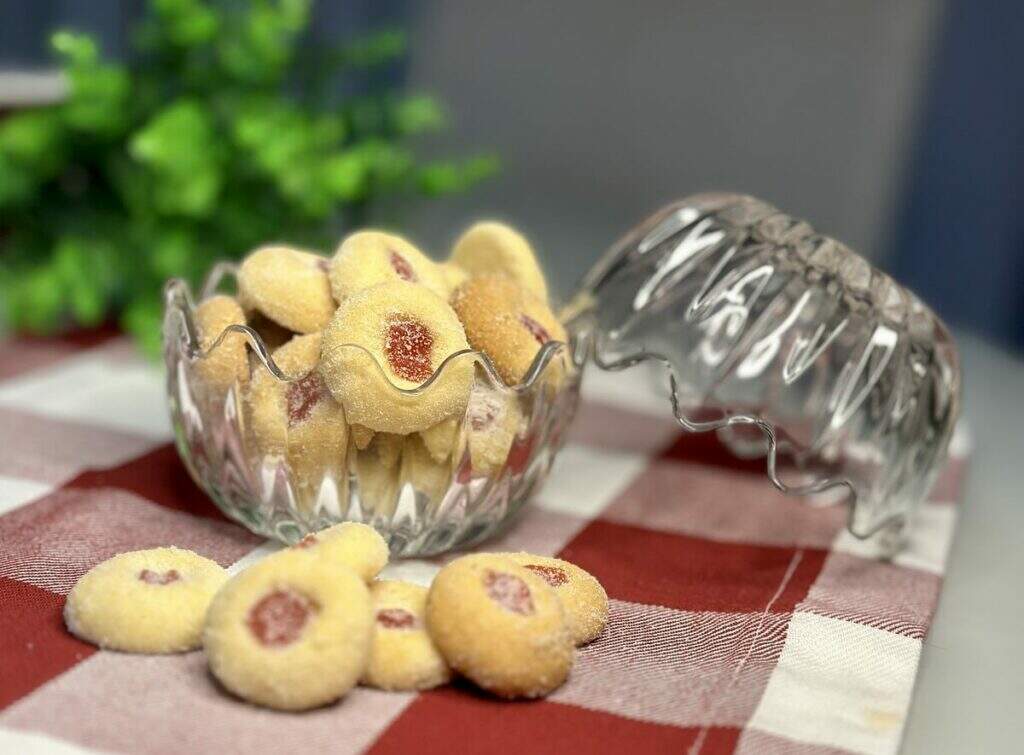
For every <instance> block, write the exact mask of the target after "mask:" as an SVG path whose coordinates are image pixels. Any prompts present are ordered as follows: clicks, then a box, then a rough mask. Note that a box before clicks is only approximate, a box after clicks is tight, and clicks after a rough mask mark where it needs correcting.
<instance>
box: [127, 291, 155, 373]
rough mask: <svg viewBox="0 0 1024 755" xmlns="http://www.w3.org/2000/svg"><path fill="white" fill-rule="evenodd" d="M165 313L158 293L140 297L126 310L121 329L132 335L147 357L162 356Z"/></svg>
mask: <svg viewBox="0 0 1024 755" xmlns="http://www.w3.org/2000/svg"><path fill="white" fill-rule="evenodd" d="M162 322H163V313H162V309H161V305H160V298H159V296H158V295H157V293H156V292H150V293H148V294H146V295H140V296H138V297H137V298H135V299H134V300H132V302H131V303H130V304H129V305H128V306H127V307H126V308H125V310H124V312H123V313H122V315H121V327H122V328H124V329H125V330H126V331H128V332H129V333H131V334H132V335H133V336H134V337H135V340H136V343H138V345H139V348H140V349H141V350H142V353H144V354H145V355H146V356H149V357H151V358H153V359H156V358H158V357H159V356H160V350H161V340H162Z"/></svg>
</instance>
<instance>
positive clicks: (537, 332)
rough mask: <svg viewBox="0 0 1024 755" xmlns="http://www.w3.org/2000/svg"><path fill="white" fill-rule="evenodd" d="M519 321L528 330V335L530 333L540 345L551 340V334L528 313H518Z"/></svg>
mask: <svg viewBox="0 0 1024 755" xmlns="http://www.w3.org/2000/svg"><path fill="white" fill-rule="evenodd" d="M519 322H521V323H522V324H523V327H524V328H526V329H527V330H528V331H530V335H532V336H533V337H534V339H535V340H536V341H537V343H539V344H540V345H541V346H543V345H544V344H546V343H547V342H548V341H550V340H551V335H550V334H549V333H548V332H547V331H546V330H545V329H544V326H543V325H541V324H540V323H539V322H537V321H536V320H534V319H533V318H532V317H530V316H529V315H519Z"/></svg>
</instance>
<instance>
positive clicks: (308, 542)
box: [294, 532, 320, 548]
mask: <svg viewBox="0 0 1024 755" xmlns="http://www.w3.org/2000/svg"><path fill="white" fill-rule="evenodd" d="M319 542H320V541H319V540H317V539H316V535H314V534H313V533H312V532H311V533H309V534H308V535H306V536H305V537H304V538H302V539H301V540H300V541H299V542H297V543H295V546H294V547H296V548H312V547H313V546H314V545H316V544H317V543H319Z"/></svg>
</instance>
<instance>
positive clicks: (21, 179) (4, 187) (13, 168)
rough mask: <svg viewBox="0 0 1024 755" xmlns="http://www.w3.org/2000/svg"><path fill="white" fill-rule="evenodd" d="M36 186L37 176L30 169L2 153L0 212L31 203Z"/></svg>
mask: <svg viewBox="0 0 1024 755" xmlns="http://www.w3.org/2000/svg"><path fill="white" fill-rule="evenodd" d="M36 186H37V181H36V179H35V176H33V175H32V173H31V171H29V170H28V168H26V167H25V166H24V165H18V164H16V163H14V161H12V160H11V159H10V158H9V157H7V155H5V154H3V153H0V210H4V209H6V208H8V207H13V206H16V205H20V204H22V203H24V202H27V201H29V200H30V199H31V198H32V194H33V193H34V192H35V190H36Z"/></svg>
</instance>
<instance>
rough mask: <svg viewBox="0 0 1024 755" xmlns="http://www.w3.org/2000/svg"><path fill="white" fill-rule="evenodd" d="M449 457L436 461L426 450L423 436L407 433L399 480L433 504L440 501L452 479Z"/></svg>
mask: <svg viewBox="0 0 1024 755" xmlns="http://www.w3.org/2000/svg"><path fill="white" fill-rule="evenodd" d="M452 472H453V468H452V463H451V460H450V459H445V460H442V461H436V460H435V459H434V457H433V456H432V455H431V454H430V452H429V451H428V450H427V447H426V444H425V443H424V442H423V438H422V437H421V436H420V435H418V434H416V435H409V436H407V437H406V439H405V444H404V446H403V448H402V469H401V474H400V477H401V482H402V483H403V484H409V485H411V486H412V488H413V490H416V491H418V492H419V493H420V494H422V495H424V496H426V498H427V499H429V500H430V501H431V502H432V503H433V504H437V503H440V502H441V500H442V499H443V498H444V496H445V493H446V492H447V491H448V486H449V484H450V483H451V481H452Z"/></svg>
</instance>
